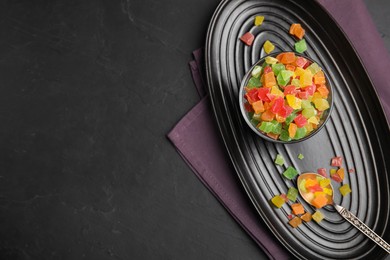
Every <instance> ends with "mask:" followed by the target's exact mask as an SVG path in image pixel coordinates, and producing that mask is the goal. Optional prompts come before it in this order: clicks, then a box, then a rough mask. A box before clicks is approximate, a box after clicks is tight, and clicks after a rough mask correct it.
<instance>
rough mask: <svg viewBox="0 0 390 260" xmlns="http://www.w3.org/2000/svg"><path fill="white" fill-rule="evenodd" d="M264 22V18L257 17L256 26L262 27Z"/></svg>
mask: <svg viewBox="0 0 390 260" xmlns="http://www.w3.org/2000/svg"><path fill="white" fill-rule="evenodd" d="M263 21H264V16H261V15H257V16H256V17H255V26H260V25H261V24H262V23H263Z"/></svg>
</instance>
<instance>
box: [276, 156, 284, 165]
mask: <svg viewBox="0 0 390 260" xmlns="http://www.w3.org/2000/svg"><path fill="white" fill-rule="evenodd" d="M275 163H276V164H277V165H280V166H282V165H283V164H284V158H283V156H282V155H280V154H277V155H276V158H275Z"/></svg>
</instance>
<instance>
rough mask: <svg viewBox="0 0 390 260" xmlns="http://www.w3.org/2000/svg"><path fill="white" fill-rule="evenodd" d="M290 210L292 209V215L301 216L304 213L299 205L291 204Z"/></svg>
mask: <svg viewBox="0 0 390 260" xmlns="http://www.w3.org/2000/svg"><path fill="white" fill-rule="evenodd" d="M291 209H292V211H293V213H294V215H301V214H303V213H305V209H304V208H303V206H302V204H301V203H294V204H292V205H291Z"/></svg>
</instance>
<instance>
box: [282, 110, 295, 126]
mask: <svg viewBox="0 0 390 260" xmlns="http://www.w3.org/2000/svg"><path fill="white" fill-rule="evenodd" d="M296 116H297V114H296V113H295V112H292V113H291V114H290V115H289V116H288V117H286V121H285V123H286V125H289V124H290V123H291V122H292V121H293V120H294V118H295V117H296Z"/></svg>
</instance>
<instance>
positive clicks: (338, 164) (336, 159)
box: [330, 156, 343, 167]
mask: <svg viewBox="0 0 390 260" xmlns="http://www.w3.org/2000/svg"><path fill="white" fill-rule="evenodd" d="M342 163H343V158H342V157H341V156H336V157H333V158H332V161H331V164H330V165H331V166H333V167H341V165H342Z"/></svg>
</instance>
